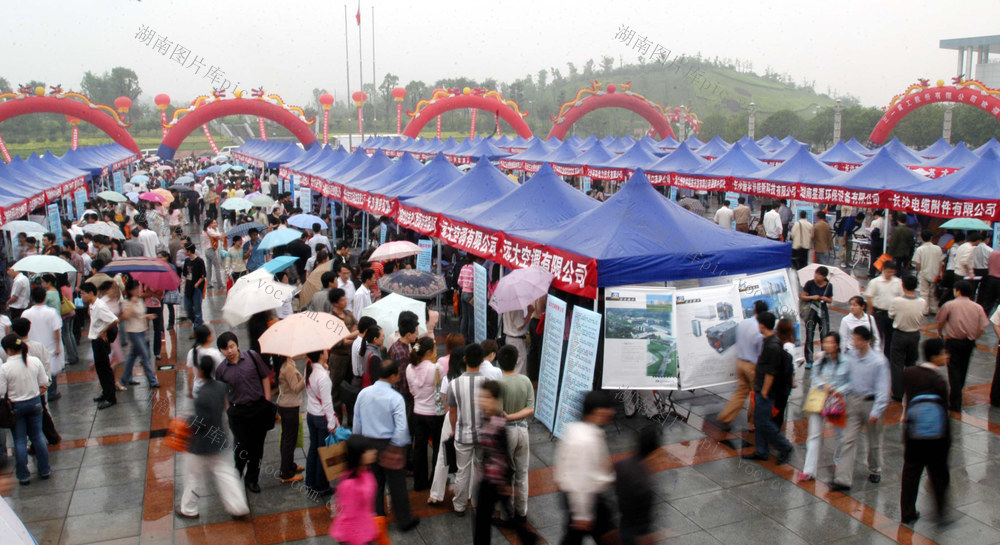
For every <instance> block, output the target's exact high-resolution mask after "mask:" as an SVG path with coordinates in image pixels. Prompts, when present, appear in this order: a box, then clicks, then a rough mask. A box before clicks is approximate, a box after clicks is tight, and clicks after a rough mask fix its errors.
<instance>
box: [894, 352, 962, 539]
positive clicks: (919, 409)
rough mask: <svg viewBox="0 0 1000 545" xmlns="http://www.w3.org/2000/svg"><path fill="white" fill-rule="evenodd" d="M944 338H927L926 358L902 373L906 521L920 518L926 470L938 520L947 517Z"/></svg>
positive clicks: (947, 422)
mask: <svg viewBox="0 0 1000 545" xmlns="http://www.w3.org/2000/svg"><path fill="white" fill-rule="evenodd" d="M944 344H945V343H944V342H943V341H942V340H941V339H927V340H926V341H924V345H923V349H924V361H925V363H921V364H920V365H919V366H917V367H911V368H909V369H907V370H906V371H904V372H903V395H904V398H905V402H906V405H905V408H904V410H903V418H902V422H903V476H902V480H901V483H900V485H901V488H900V492H899V513H900V520H901V521H902V523H903V524H907V525H912V524H913V523H915V522H916V521H917V519H919V518H920V512H919V511H917V492H918V491H919V490H920V476H921V475H922V474H923V472H924V468H926V469H927V476H928V477H929V480H930V484H931V490H933V491H934V503H935V506H936V507H937V516H938V520H939V521H941V520H942V519H943V518H944V516H945V507H946V499H947V493H948V482H949V481H950V476H949V474H948V452H949V451H950V449H951V422H950V421H951V419H950V418H948V414H947V412H946V410H947V409H946V405H947V399H948V383H946V382H945V380H944V377H942V376H941V374H940V373H939V372H938V369H940V368H941V367H946V366H947V365H948V350H947V349H946V348H945V346H944Z"/></svg>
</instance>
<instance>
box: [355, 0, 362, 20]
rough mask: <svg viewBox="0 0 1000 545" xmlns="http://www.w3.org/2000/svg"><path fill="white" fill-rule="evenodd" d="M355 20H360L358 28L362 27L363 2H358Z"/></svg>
mask: <svg viewBox="0 0 1000 545" xmlns="http://www.w3.org/2000/svg"><path fill="white" fill-rule="evenodd" d="M354 18H355V19H357V20H358V26H361V2H358V13H357V14H355V15H354Z"/></svg>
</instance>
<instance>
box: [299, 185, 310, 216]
mask: <svg viewBox="0 0 1000 545" xmlns="http://www.w3.org/2000/svg"><path fill="white" fill-rule="evenodd" d="M312 207H313V205H312V190H311V189H309V188H308V187H300V188H299V208H301V209H302V211H303V212H305V213H306V214H312Z"/></svg>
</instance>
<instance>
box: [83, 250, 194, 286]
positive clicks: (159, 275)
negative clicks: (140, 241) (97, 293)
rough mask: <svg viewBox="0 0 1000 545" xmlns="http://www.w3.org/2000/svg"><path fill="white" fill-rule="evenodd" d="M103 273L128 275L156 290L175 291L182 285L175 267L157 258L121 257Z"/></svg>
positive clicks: (105, 268)
mask: <svg viewBox="0 0 1000 545" xmlns="http://www.w3.org/2000/svg"><path fill="white" fill-rule="evenodd" d="M101 271H102V272H105V273H106V274H110V275H115V274H119V273H128V274H129V275H130V276H131V277H132V278H134V279H135V280H136V281H137V282H140V283H142V284H143V285H145V286H147V287H149V288H152V289H154V290H175V289H177V288H178V287H179V286H180V285H181V279H180V277H179V276H177V273H176V272H174V269H173V267H171V266H170V265H168V264H167V263H164V262H163V261H160V260H159V259H157V258H155V257H120V258H118V259H115V260H114V261H112V262H111V263H109V264H108V265H106V266H105V267H104V268H103V269H101Z"/></svg>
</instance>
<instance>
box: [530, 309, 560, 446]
mask: <svg viewBox="0 0 1000 545" xmlns="http://www.w3.org/2000/svg"><path fill="white" fill-rule="evenodd" d="M565 327H566V301H563V300H562V299H559V298H558V297H553V296H551V295H549V296H548V299H547V300H546V302H545V331H544V333H543V335H542V357H541V362H540V364H539V367H538V392H537V393H536V394H535V420H538V421H539V422H541V423H542V424H544V425H545V427H547V428H549V430H552V431H553V432H554V431H555V420H556V401H557V399H558V397H559V371H560V370H561V368H562V350H563V331H564V330H565Z"/></svg>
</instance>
